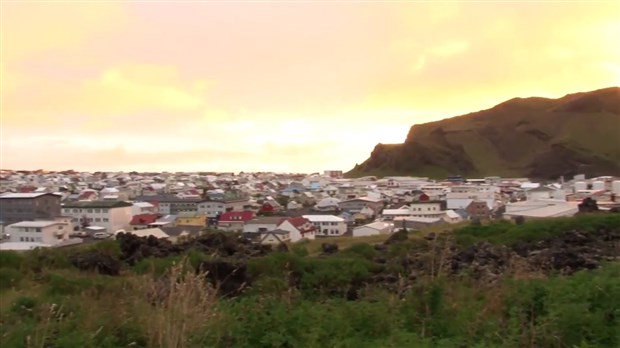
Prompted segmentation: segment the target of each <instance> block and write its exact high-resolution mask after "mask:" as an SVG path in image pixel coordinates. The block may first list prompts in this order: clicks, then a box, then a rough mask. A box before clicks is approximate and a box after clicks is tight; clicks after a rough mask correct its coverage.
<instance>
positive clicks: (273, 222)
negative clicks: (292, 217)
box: [243, 216, 282, 233]
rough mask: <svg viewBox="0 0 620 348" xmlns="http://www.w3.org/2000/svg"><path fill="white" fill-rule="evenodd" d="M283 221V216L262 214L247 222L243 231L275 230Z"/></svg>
mask: <svg viewBox="0 0 620 348" xmlns="http://www.w3.org/2000/svg"><path fill="white" fill-rule="evenodd" d="M281 222H282V217H277V216H260V217H257V218H254V219H252V220H250V221H248V222H246V223H245V225H244V226H243V233H259V232H265V231H273V230H275V229H277V228H278V225H279V224H280V223H281Z"/></svg>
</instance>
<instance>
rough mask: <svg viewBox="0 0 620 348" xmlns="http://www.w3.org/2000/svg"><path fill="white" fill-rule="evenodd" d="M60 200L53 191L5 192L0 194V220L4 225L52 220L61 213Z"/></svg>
mask: <svg viewBox="0 0 620 348" xmlns="http://www.w3.org/2000/svg"><path fill="white" fill-rule="evenodd" d="M60 200H61V197H60V195H56V194H54V193H5V194H3V195H0V220H2V221H3V222H4V224H5V225H10V224H13V223H16V222H20V221H34V220H53V219H54V218H55V217H57V216H60V215H61V210H60V209H61V208H60Z"/></svg>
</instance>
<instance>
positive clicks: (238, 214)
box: [217, 211, 254, 232]
mask: <svg viewBox="0 0 620 348" xmlns="http://www.w3.org/2000/svg"><path fill="white" fill-rule="evenodd" d="M253 217H254V212H251V211H227V212H225V213H224V214H222V215H221V216H220V219H219V221H218V222H217V229H218V230H222V231H228V232H241V231H243V226H244V225H245V223H246V222H248V221H250V220H252V218H253Z"/></svg>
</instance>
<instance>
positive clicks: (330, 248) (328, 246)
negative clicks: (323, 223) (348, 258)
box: [321, 243, 338, 254]
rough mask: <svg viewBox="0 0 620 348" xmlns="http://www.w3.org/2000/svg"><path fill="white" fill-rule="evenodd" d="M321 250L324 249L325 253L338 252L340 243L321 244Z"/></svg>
mask: <svg viewBox="0 0 620 348" xmlns="http://www.w3.org/2000/svg"><path fill="white" fill-rule="evenodd" d="M321 250H323V253H325V254H333V253H335V252H338V244H332V243H323V244H321Z"/></svg>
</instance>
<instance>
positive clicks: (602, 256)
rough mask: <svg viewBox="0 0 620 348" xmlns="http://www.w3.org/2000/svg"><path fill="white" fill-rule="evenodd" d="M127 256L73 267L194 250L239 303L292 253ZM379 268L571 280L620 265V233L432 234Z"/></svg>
mask: <svg viewBox="0 0 620 348" xmlns="http://www.w3.org/2000/svg"><path fill="white" fill-rule="evenodd" d="M117 242H118V243H119V246H120V250H121V256H120V258H114V257H111V256H110V255H108V254H106V253H105V252H101V251H90V252H81V253H78V254H75V255H72V256H71V258H70V261H71V262H72V263H73V264H74V265H76V266H77V267H78V268H80V269H83V270H96V271H98V272H99V273H103V274H109V275H118V274H119V271H120V269H121V265H122V263H125V264H128V265H130V266H131V265H134V264H135V263H136V262H139V261H140V260H143V259H145V258H149V257H155V258H163V257H168V256H175V255H181V254H183V253H185V252H187V251H189V250H195V251H198V252H200V253H201V255H203V256H205V257H203V258H202V261H201V263H200V266H199V269H197V271H200V272H205V273H206V274H207V277H208V278H209V279H210V280H211V281H212V283H214V284H218V287H219V291H220V293H221V294H223V295H229V296H234V295H237V294H239V293H240V292H242V291H243V289H245V288H246V287H247V286H248V285H250V284H251V282H252V279H250V277H249V276H248V274H247V272H246V265H247V261H248V260H250V259H251V258H255V257H260V256H265V255H267V254H269V253H272V252H286V251H288V248H287V247H286V245H281V246H278V247H275V248H272V247H271V246H264V245H257V244H254V243H252V242H250V241H247V240H246V239H243V238H241V237H239V236H238V235H236V234H230V233H211V234H207V235H204V236H200V237H198V238H196V239H192V240H189V241H186V242H182V243H180V244H172V243H170V242H169V241H166V240H159V239H156V238H154V237H149V238H139V237H136V236H134V235H131V234H119V235H118V236H117ZM322 247H323V253H322V255H320V256H319V257H322V258H329V257H337V255H338V253H341V252H343V251H339V250H338V246H337V245H336V244H330V243H324V244H323V245H322ZM372 249H374V252H373V255H372V257H371V259H370V261H371V262H372V263H373V264H374V266H373V267H372V269H373V272H374V273H373V274H372V276H371V277H370V278H369V279H367V281H366V282H367V283H369V284H377V285H380V286H385V287H387V288H390V289H396V288H399V287H402V286H403V284H404V285H405V286H407V285H411V284H413V283H415V282H416V281H418V280H421V279H428V278H434V277H439V276H448V277H469V278H470V279H472V280H475V281H479V282H481V283H483V284H485V283H488V284H492V283H495V282H496V281H497V280H498V279H500V277H502V276H504V275H510V276H515V277H519V276H524V277H532V276H540V277H544V276H546V275H549V274H552V273H557V274H572V273H574V272H576V271H579V270H583V269H594V268H597V267H598V266H599V265H600V263H601V262H605V261H614V260H620V226H618V227H616V228H598V229H590V230H588V231H585V230H570V231H567V232H566V233H564V234H561V235H559V236H556V237H551V238H547V239H543V240H540V241H536V242H527V243H526V242H520V243H515V244H512V245H496V244H491V243H488V242H479V243H476V244H474V245H471V246H468V247H462V246H460V245H458V244H457V242H456V241H455V239H454V234H453V233H452V232H445V233H438V234H435V233H431V234H428V235H426V236H424V237H422V238H419V237H416V238H411V237H410V236H409V235H408V234H407V233H406V232H397V233H395V234H393V235H392V236H390V238H389V239H387V240H386V241H385V242H384V243H381V244H377V245H374V246H372Z"/></svg>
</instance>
